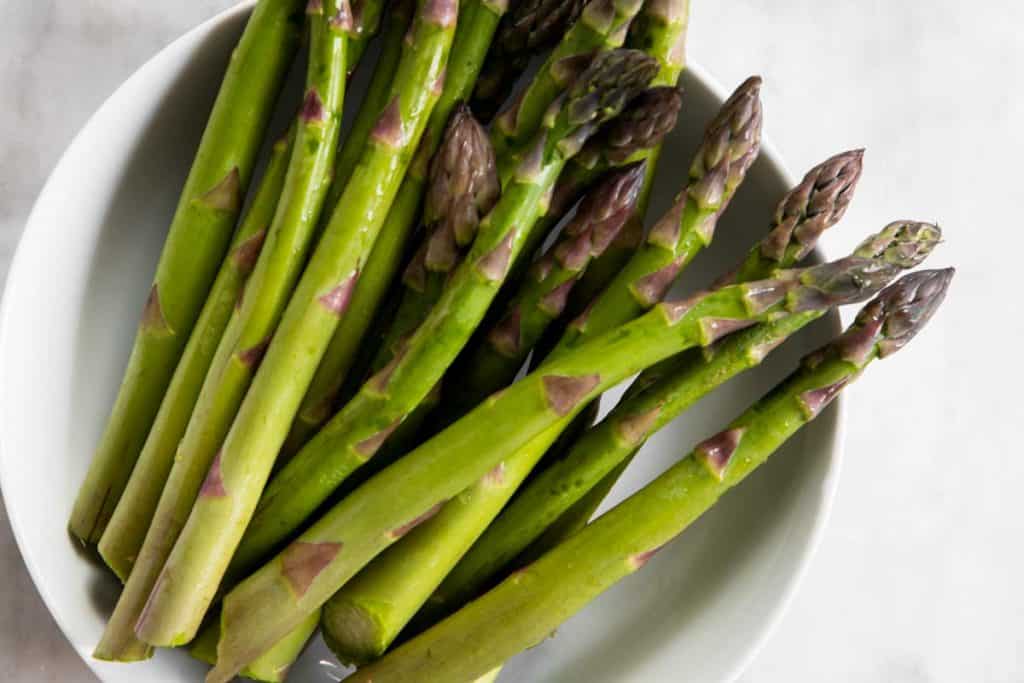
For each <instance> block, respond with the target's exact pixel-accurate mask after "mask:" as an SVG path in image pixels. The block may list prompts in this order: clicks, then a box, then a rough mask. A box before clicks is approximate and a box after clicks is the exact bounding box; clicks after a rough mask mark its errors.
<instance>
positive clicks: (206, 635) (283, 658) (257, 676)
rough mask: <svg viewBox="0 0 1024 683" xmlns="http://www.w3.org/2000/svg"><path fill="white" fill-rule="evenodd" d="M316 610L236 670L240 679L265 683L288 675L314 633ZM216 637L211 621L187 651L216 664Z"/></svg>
mask: <svg viewBox="0 0 1024 683" xmlns="http://www.w3.org/2000/svg"><path fill="white" fill-rule="evenodd" d="M319 622H320V613H319V612H313V613H312V614H310V615H309V616H308V617H306V619H305V620H304V621H303V622H302V623H301V624H300V625H299V626H298V628H296V629H294V630H293V631H291V632H290V633H289V634H288V635H286V636H285V637H284V638H282V639H281V640H279V641H278V642H276V643H274V646H273V647H271V648H270V649H269V650H267V651H266V652H265V653H263V654H262V655H261V656H259V657H257V658H256V659H254V660H253V661H252V663H251V664H249V665H248V666H246V667H245V668H244V669H242V670H241V672H239V675H240V676H242V677H243V678H251V679H252V680H254V681H265V682H266V683H282V682H283V681H284V680H285V679H286V678H287V677H288V670H289V669H290V668H291V665H292V664H294V663H295V660H296V659H298V658H299V655H301V654H302V651H303V650H304V649H305V647H306V643H308V642H309V639H310V638H311V637H312V636H313V634H314V633H315V632H316V628H317V625H318V624H319ZM219 637H220V623H219V622H218V621H215V620H214V621H211V622H210V623H209V624H207V625H206V626H204V627H203V629H202V630H201V631H200V632H199V635H198V636H196V639H195V640H193V641H192V644H191V645H189V649H188V653H189V654H190V655H191V656H192V657H194V658H195V659H198V660H199V661H201V662H205V663H206V664H210V665H214V664H216V663H217V639H218V638H219Z"/></svg>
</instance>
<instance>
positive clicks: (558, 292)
mask: <svg viewBox="0 0 1024 683" xmlns="http://www.w3.org/2000/svg"><path fill="white" fill-rule="evenodd" d="M575 284H576V280H575V279H571V280H566V281H565V282H563V283H562V284H560V285H558V286H557V287H555V288H554V289H552V290H551V291H550V292H548V293H547V294H545V295H544V296H543V297H541V300H540V301H539V302H538V304H537V305H538V308H540V310H542V311H544V313H545V314H547V315H548V316H550V317H552V318H557V317H558V316H560V315H561V314H562V311H564V310H565V305H566V303H567V302H568V300H569V292H571V291H572V288H573V286H574V285H575Z"/></svg>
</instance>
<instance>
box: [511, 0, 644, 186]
mask: <svg viewBox="0 0 1024 683" xmlns="http://www.w3.org/2000/svg"><path fill="white" fill-rule="evenodd" d="M642 5H643V2H642V1H641V0H590V2H588V3H587V5H586V7H584V8H583V11H582V12H581V13H580V17H579V19H577V20H576V22H575V23H574V24H573V25H572V27H571V28H570V29H569V30H568V31H567V32H566V33H565V35H564V36H563V37H562V40H561V42H559V44H558V45H557V46H555V49H554V50H553V51H552V52H551V54H550V55H549V56H548V58H547V60H546V61H545V62H544V64H543V65H542V66H541V67H540V69H538V71H537V73H536V75H535V76H534V78H533V80H532V81H530V84H529V85H528V86H527V87H526V89H525V90H524V91H523V92H522V93H520V94H519V95H518V96H517V97H516V99H515V101H514V102H512V103H511V104H510V105H509V106H508V108H506V109H505V110H504V111H503V112H502V113H501V114H499V115H498V116H497V118H495V121H494V126H493V127H492V130H491V141H492V142H493V143H494V150H495V152H496V153H497V155H498V159H499V162H500V163H501V164H502V165H503V166H502V178H503V179H504V178H505V177H507V175H508V173H510V172H511V171H512V170H513V169H514V168H515V164H516V161H515V159H516V158H517V156H518V154H519V153H520V152H522V151H523V149H524V147H525V146H527V145H528V144H529V143H530V142H531V140H532V139H533V137H534V135H535V134H536V133H537V131H538V130H540V128H541V126H542V123H543V119H544V116H545V112H546V111H547V110H548V107H549V106H550V105H551V103H552V102H553V101H554V100H555V98H557V97H558V95H559V93H561V92H562V91H563V90H564V89H565V88H566V86H567V84H568V83H569V82H571V81H572V79H573V78H575V77H576V75H577V74H578V73H579V71H580V70H581V68H582V67H584V66H586V64H587V62H588V61H589V60H590V56H591V54H592V53H593V52H594V51H595V50H608V49H612V48H617V47H621V46H622V43H623V42H624V41H625V39H626V32H627V31H628V30H629V23H630V22H631V21H632V20H633V17H635V16H636V14H637V12H638V11H640V7H641V6H642Z"/></svg>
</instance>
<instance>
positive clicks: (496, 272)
mask: <svg viewBox="0 0 1024 683" xmlns="http://www.w3.org/2000/svg"><path fill="white" fill-rule="evenodd" d="M517 231H518V230H517V228H512V229H511V230H509V231H508V234H507V235H505V238H504V239H503V240H501V242H500V243H499V244H498V246H496V247H494V249H492V250H491V251H490V253H488V254H484V255H483V256H481V257H480V260H478V261H477V262H476V269H477V271H478V272H479V273H480V274H481V275H483V276H484V277H485V278H487V279H488V280H490V281H491V282H501V281H502V280H503V279H504V278H505V274H506V273H507V272H508V266H509V262H510V261H511V260H512V240H513V239H514V237H515V234H516V232H517Z"/></svg>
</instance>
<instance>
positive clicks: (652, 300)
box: [633, 260, 683, 307]
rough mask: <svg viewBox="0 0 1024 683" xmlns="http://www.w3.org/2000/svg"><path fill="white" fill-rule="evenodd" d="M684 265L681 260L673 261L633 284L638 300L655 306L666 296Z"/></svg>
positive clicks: (643, 303) (645, 304)
mask: <svg viewBox="0 0 1024 683" xmlns="http://www.w3.org/2000/svg"><path fill="white" fill-rule="evenodd" d="M682 267H683V262H682V261H680V260H676V261H672V262H671V263H669V264H668V265H667V266H663V267H662V268H659V269H658V270H656V271H654V272H653V273H651V274H650V275H645V276H643V277H642V278H640V279H639V280H637V281H636V283H635V284H634V285H633V293H634V295H635V296H636V298H637V301H638V302H639V303H640V304H641V305H643V306H645V307H649V306H653V305H655V304H656V303H658V302H659V301H661V300H662V299H663V298H664V297H665V293H666V292H668V290H669V287H671V286H672V283H673V282H675V279H676V276H677V275H679V271H680V270H681V269H682Z"/></svg>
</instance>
